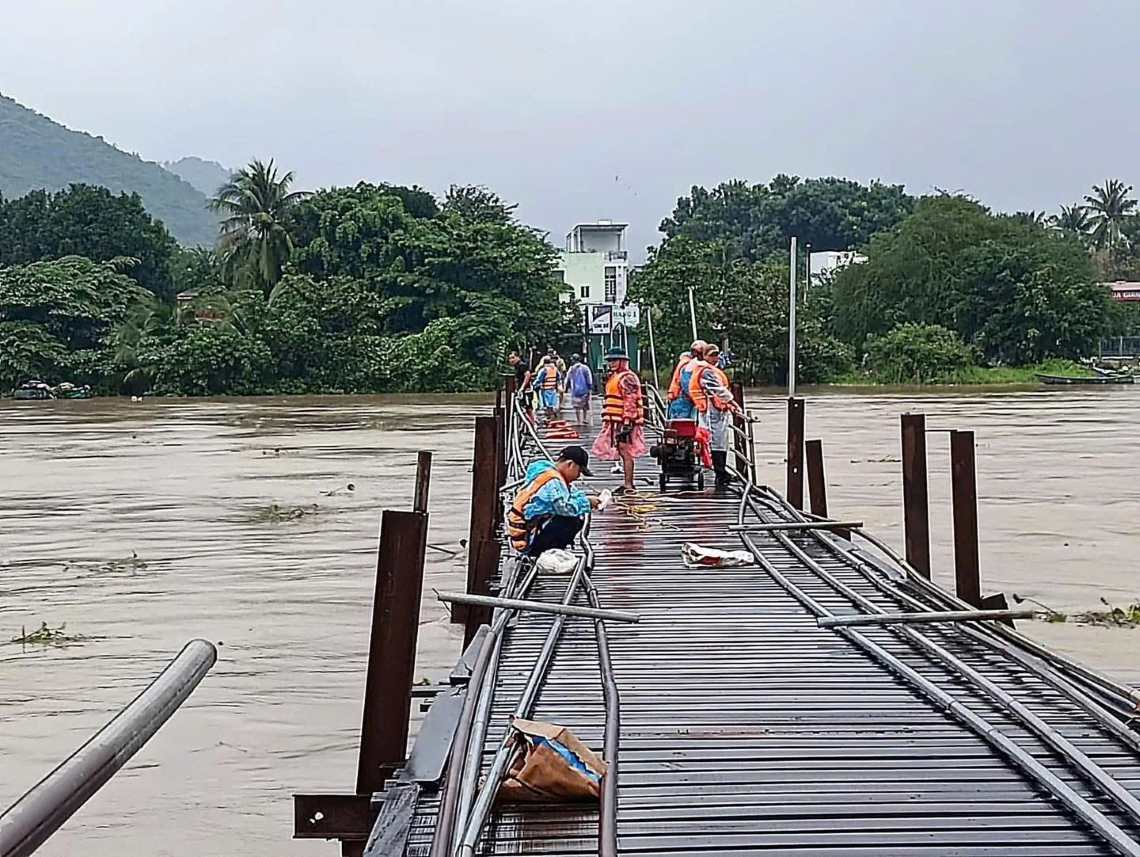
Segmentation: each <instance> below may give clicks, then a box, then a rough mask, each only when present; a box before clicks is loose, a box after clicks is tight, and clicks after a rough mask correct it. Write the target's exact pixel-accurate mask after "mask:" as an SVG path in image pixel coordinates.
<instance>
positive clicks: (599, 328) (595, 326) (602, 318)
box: [586, 304, 614, 333]
mask: <svg viewBox="0 0 1140 857" xmlns="http://www.w3.org/2000/svg"><path fill="white" fill-rule="evenodd" d="M613 328H614V307H613V304H587V305H586V330H587V331H588V332H590V333H611V332H612V331H613Z"/></svg>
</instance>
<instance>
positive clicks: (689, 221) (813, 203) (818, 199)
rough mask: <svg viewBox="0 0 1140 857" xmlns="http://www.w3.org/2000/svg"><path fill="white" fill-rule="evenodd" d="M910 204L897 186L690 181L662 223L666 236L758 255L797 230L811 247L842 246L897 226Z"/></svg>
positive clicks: (732, 253)
mask: <svg viewBox="0 0 1140 857" xmlns="http://www.w3.org/2000/svg"><path fill="white" fill-rule="evenodd" d="M912 208H913V200H912V198H911V197H909V196H907V194H906V193H905V191H904V190H903V187H902V185H885V184H881V183H880V182H877V181H876V182H871V183H870V184H869V185H861V184H859V183H858V182H854V181H850V180H848V179H840V178H834V177H831V178H820V179H806V180H801V179H800V178H799V177H797V176H786V175H778V176H776V177H775V178H774V179H772V181H771V182H769V183H768V184H748V183H747V182H745V181H742V180H739V179H737V180H733V181H728V182H723V183H721V184H719V185H717V186H716V187H715V188H713V189H712V190H711V191H710V190H707V189H705V188H703V187H700V186H698V185H694V186H693V188H692V190H691V191H690V193H689V195H688V196H684V197H681V198H680V199H678V200H677V205H676V207H675V208H674V209H673V214H672V216H670V217H668V218H666V219H665V220H663V221H662V222H661V226H660V228H661V231H662V232H664V233H665V235H666V236H667V238H676V237H687V238H693V239H697V240H700V241H719V242H722V243H723V245H724V249H725V252H726V253H727V254H728V256H729V257H731V258H736V257H743V258H745V259H748V260H750V261H760V260H763V259H765V258H767V257H768V256H770V255H772V254H773V253H781V252H783V253H786V251H787V247H788V242H789V240H790V239H791V237H792V236H793V235H794V236H797V237H798V238H799V240H800V242H801V246H802V245H803V244H810V245H811V247H812V249H813V250H816V251H820V250H847V249H851V248H853V247H857V246H861V245H862V244H864V243H866V242H867V241H868V240H869V239H870V237H871V236H872V235H874V234H875V233H876V232H880V231H882V230H884V229H889V228H890V227H892V226H894V225H895V224H897V223H898V222H899V221H901V220H902V219H903V218H904V217H906V216H907V215H908V214H909V213H910V212H911V210H912Z"/></svg>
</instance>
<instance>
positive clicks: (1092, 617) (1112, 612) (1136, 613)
mask: <svg viewBox="0 0 1140 857" xmlns="http://www.w3.org/2000/svg"><path fill="white" fill-rule="evenodd" d="M1013 600H1014V601H1015V602H1017V603H1018V604H1022V603H1024V602H1026V601H1028V602H1029V603H1030V604H1036V605H1037V606H1038V607H1040V608H1041V609H1042V610H1044V611H1045V615H1044V616H1043V617H1042V618H1043V621H1045V622H1074V623H1076V624H1078V625H1099V626H1101V627H1106V628H1140V602H1133V603H1132V604H1129V605H1128V606H1127V607H1118V606H1116V605H1115V604H1113V603H1111V602H1110V601H1109V600H1108V599H1106V598H1104V597H1101V599H1100V603H1101V604H1103V605H1104V606H1105V607H1106V608H1107V609H1106V610H1082V611H1081V612H1079V613H1072V614H1069V613H1062V612H1061V611H1060V610H1054V609H1053V608H1052V607H1049V606H1047V605H1045V604H1042V603H1041V602H1040V601H1038V600H1037V599H1035V598H1023V597H1022V596H1020V595H1018V594H1016V593H1014V595H1013Z"/></svg>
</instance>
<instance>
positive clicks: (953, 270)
mask: <svg viewBox="0 0 1140 857" xmlns="http://www.w3.org/2000/svg"><path fill="white" fill-rule="evenodd" d="M866 254H867V256H868V260H867V262H865V263H863V264H860V265H852V266H849V267H848V268H846V269H844V270H843V271H841V272H839V274H838V275H837V276H836V278H835V284H834V292H833V301H834V313H835V314H834V319H833V323H834V326H835V330H836V331H837V332H838V333H839V335H840V336H841V337H842V338H843V339H845V340H846V341H847V342H850V343H852V344H854V345H861V344H863V343H864V342H865V341H866V339H867V337H868V336H873V335H881V334H883V333H886V332H887V331H888V330H890V329H892V328H894V327H895V326H896V325H899V324H903V323H906V322H912V323H915V324H933V325H941V326H943V327H945V328H948V329H950V330H953V331H955V332H956V333H957V334H958V335H959V336H960V337H961V338H962V340H963V341H964V342H966V343H967V344H969V345H972V346H974V347H976V348H977V349H978V350H979V352H980V353H981V354H982V355H983V357H984V358H985V359H986V360H987V361H990V362H999V363H1011V364H1021V363H1034V362H1037V361H1039V360H1042V359H1045V358H1048V357H1075V356H1078V355H1080V354H1088V353H1092V352H1093V351H1095V348H1096V340H1097V337H1098V336H1099V335H1100V334H1101V333H1102V332H1103V331H1104V329H1105V324H1106V320H1107V318H1108V311H1109V306H1108V297H1107V295H1106V293H1105V291H1104V289H1103V288H1102V287H1100V286H1098V285H1097V284H1096V282H1095V279H1096V277H1095V272H1094V269H1093V266H1092V263H1091V261H1090V260H1089V257H1088V254H1087V253H1086V252H1085V250H1084V248H1083V247H1082V246H1081V244H1080V243H1079V242H1078V241H1077V240H1076V239H1074V238H1072V237H1071V236H1069V235H1066V234H1064V233H1059V232H1055V231H1050V230H1047V229H1044V228H1042V227H1039V226H1033V225H1027V224H1025V223H1024V222H1021V221H1020V220H1019V219H1018V218H1014V217H1000V216H994V215H993V214H991V213H990V212H989V211H988V210H987V209H986V208H984V207H983V206H981V205H978V204H977V203H975V202H973V201H971V200H968V199H963V198H960V197H950V196H941V197H931V198H927V199H924V200H922V201H921V202H920V203H919V205H918V207H917V209H916V211H915V213H914V214H913V215H911V216H910V217H909V218H907V219H906V220H905V221H903V222H902V223H901V224H900V225H899V226H897V227H896V228H894V229H892V230H889V231H887V232H882V233H879V234H878V235H876V236H875V237H874V238H872V239H871V241H870V243H869V244H868V246H867V249H866Z"/></svg>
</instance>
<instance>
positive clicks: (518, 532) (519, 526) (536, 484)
mask: <svg viewBox="0 0 1140 857" xmlns="http://www.w3.org/2000/svg"><path fill="white" fill-rule="evenodd" d="M561 478H562V474H561V473H559V472H558V471H557V470H555V469H554V468H551V469H550V470H544V471H542V472H541V473H540V474H538V476H536V477H534V481H533V482H530V483H529V484H527V485H524V486H523V487H522V490H521V491H519V493H518V494H516V495H515V499H514V501H513V502H512V503H511V508H510V509H508V510H507V535H508V536H509V537H510V539H511V546H512V547H513V548H514V549H515V550H517V551H524V550H526V545H527V542H528V541H529V537H530V531H531V530H533V529H535V528H536V527H537V526H538V525H539V524H540V523H542V519H541V518H535V519H533V520H530V521H528V520H527V519H526V516H525V515H524V514H523V513H524V512H525V511H526V507H527V504H528V503H530V501H531V500H533V499H534V495H535V494H537V493H538V492H539V491H541V490H542V486H543V485H545V484H546V483H547V482H549V481H550V480H551V479H561Z"/></svg>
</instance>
